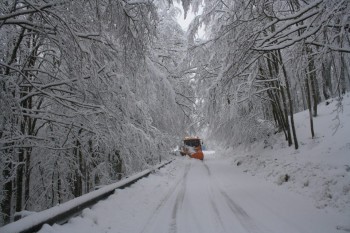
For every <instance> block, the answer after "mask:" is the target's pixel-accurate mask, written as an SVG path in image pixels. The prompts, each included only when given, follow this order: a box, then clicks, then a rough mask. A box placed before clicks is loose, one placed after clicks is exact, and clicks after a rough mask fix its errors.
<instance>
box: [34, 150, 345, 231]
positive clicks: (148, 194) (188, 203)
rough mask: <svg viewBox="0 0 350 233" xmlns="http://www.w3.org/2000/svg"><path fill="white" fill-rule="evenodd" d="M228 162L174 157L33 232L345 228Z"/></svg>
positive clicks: (210, 155) (209, 156)
mask: <svg viewBox="0 0 350 233" xmlns="http://www.w3.org/2000/svg"><path fill="white" fill-rule="evenodd" d="M231 161H232V159H231V158H223V157H222V156H221V155H220V154H218V153H214V152H206V153H205V160H204V162H202V161H200V160H196V159H190V158H188V157H178V158H177V159H176V160H175V161H173V162H172V163H171V164H169V165H167V166H166V167H164V168H162V169H160V170H159V171H157V172H155V173H153V174H151V175H150V176H149V177H148V178H143V179H141V180H139V181H138V182H137V183H135V184H133V185H132V186H131V187H129V188H125V189H123V190H119V189H118V190H116V193H115V194H113V195H111V196H110V197H109V198H108V199H106V200H104V201H100V202H99V203H97V204H96V205H94V206H93V207H92V208H91V209H85V210H84V211H83V213H82V214H81V216H78V217H75V218H72V219H71V220H70V221H69V222H68V223H67V224H65V225H62V226H61V225H54V226H48V225H45V226H44V227H43V228H42V230H41V231H40V233H54V232H55V233H58V232H62V233H63V232H64V233H66V232H74V233H80V232H81V233H89V232H94V233H95V232H97V233H98V232H101V233H102V232H104V233H108V232H114V233H118V232H127V233H132V232H137V233H165V232H169V233H176V232H179V233H180V232H184V233H188V232H191V233H196V232H198V233H199V232H200V233H206V232H207V233H213V232H215V233H216V232H235V233H247V232H250V233H281V232H283V233H308V232H309V233H313V232H315V233H316V232H317V233H322V232H324V233H332V232H339V233H341V232H345V231H343V230H341V229H344V228H346V223H347V220H348V218H347V217H346V216H344V215H343V214H340V213H336V212H333V211H331V210H329V211H327V212H326V211H325V210H324V209H317V208H315V207H314V205H313V204H312V202H311V199H310V198H308V197H305V196H302V195H299V194H296V193H293V192H290V191H289V190H286V189H283V188H281V187H280V186H278V185H275V184H273V183H271V182H268V181H266V180H264V179H261V178H260V177H254V176H251V175H250V174H247V173H244V172H242V171H241V169H240V168H237V167H235V166H232V164H231V163H230V162H231ZM344 226H345V227H344ZM337 228H338V229H339V230H337Z"/></svg>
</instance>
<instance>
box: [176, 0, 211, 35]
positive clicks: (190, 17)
mask: <svg viewBox="0 0 350 233" xmlns="http://www.w3.org/2000/svg"><path fill="white" fill-rule="evenodd" d="M173 3H174V6H175V7H177V8H179V9H180V11H181V15H178V16H177V17H176V20H177V22H178V23H179V24H180V26H181V28H182V29H183V30H184V31H187V29H188V26H189V25H190V23H191V21H192V20H193V19H194V17H196V15H195V14H194V13H193V12H192V8H190V9H189V11H188V12H187V16H186V19H184V10H183V8H182V5H181V4H180V3H178V2H176V1H174V2H173ZM201 12H202V9H200V10H199V14H200V13H201ZM204 34H205V31H204V28H203V27H200V28H199V32H198V37H199V38H204Z"/></svg>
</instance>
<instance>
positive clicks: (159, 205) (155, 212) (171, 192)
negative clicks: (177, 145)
mask: <svg viewBox="0 0 350 233" xmlns="http://www.w3.org/2000/svg"><path fill="white" fill-rule="evenodd" d="M190 166H191V164H189V163H188V164H186V167H185V172H184V175H183V176H181V177H180V178H179V179H178V180H177V181H176V183H175V185H173V186H172V187H171V188H170V189H169V191H168V192H167V193H166V195H165V196H164V197H163V198H162V199H161V201H160V203H159V204H158V205H157V207H156V208H155V209H154V211H153V213H152V214H151V215H150V217H149V218H148V220H147V221H146V224H145V226H144V227H143V229H142V231H141V233H145V232H148V230H149V229H148V228H149V227H148V226H150V225H151V224H150V223H151V222H154V218H156V217H157V216H158V214H159V212H160V210H161V207H163V206H164V205H165V203H166V202H168V200H169V199H170V197H171V196H172V195H173V194H174V192H175V190H176V189H177V188H178V187H179V185H180V184H183V183H184V179H185V177H186V176H187V174H188V171H189V170H190Z"/></svg>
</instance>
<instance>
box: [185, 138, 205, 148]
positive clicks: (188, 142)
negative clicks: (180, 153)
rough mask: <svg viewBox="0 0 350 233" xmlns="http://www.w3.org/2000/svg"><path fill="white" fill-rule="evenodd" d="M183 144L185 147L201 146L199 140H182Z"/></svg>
mask: <svg viewBox="0 0 350 233" xmlns="http://www.w3.org/2000/svg"><path fill="white" fill-rule="evenodd" d="M184 143H185V145H186V146H191V147H196V146H199V145H200V144H201V143H200V140H199V139H191V140H184Z"/></svg>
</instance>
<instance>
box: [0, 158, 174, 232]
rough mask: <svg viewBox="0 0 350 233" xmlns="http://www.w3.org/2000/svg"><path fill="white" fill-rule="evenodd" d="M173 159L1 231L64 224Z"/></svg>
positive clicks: (34, 229) (2, 228) (31, 230)
mask: <svg viewBox="0 0 350 233" xmlns="http://www.w3.org/2000/svg"><path fill="white" fill-rule="evenodd" d="M172 161H173V160H169V161H166V162H163V163H161V164H159V165H157V166H155V167H154V168H152V169H147V170H145V171H142V172H140V173H137V174H135V175H133V176H131V177H128V178H126V179H123V180H121V181H118V182H116V183H114V184H110V185H106V186H104V187H102V188H100V189H98V190H95V191H92V192H90V193H87V194H84V195H82V196H80V197H77V198H74V199H73V200H70V201H67V202H65V203H63V204H61V205H59V206H55V207H52V208H50V209H47V210H43V211H41V212H38V213H34V214H31V215H29V216H26V217H24V218H22V219H20V220H18V221H16V222H12V223H9V224H7V225H5V226H3V227H1V228H0V232H3V233H12V232H13V233H22V232H36V231H39V230H40V229H41V227H42V226H43V225H44V224H50V225H52V224H54V223H59V224H63V223H65V222H67V221H68V220H69V219H70V218H71V217H73V216H76V215H77V214H79V213H80V212H81V211H82V210H83V209H85V208H87V207H90V206H92V205H94V204H96V203H97V202H98V201H100V200H103V199H105V198H107V197H108V196H110V195H112V194H113V193H114V191H115V190H116V189H122V188H126V187H128V186H130V185H132V184H133V183H135V182H136V181H138V180H139V179H141V178H143V177H146V176H148V175H149V174H151V173H152V172H153V171H155V170H157V169H160V168H161V167H164V166H165V165H167V164H169V163H171V162H172Z"/></svg>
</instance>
